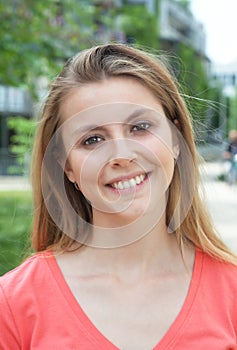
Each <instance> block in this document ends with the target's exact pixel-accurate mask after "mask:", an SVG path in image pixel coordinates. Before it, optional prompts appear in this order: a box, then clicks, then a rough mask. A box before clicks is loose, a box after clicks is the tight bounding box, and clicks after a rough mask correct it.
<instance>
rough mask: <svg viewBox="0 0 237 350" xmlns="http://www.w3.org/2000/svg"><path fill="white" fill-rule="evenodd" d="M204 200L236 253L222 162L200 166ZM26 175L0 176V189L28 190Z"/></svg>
mask: <svg viewBox="0 0 237 350" xmlns="http://www.w3.org/2000/svg"><path fill="white" fill-rule="evenodd" d="M200 170H201V174H202V179H203V183H204V190H205V197H204V198H205V201H206V204H207V206H208V208H209V210H210V214H211V216H212V219H213V222H214V225H215V228H216V230H217V232H218V233H219V234H220V236H221V237H222V239H223V240H224V241H225V242H226V244H227V245H228V246H229V247H230V248H231V249H232V250H233V251H234V252H235V253H237V184H235V185H234V186H229V185H228V184H227V183H225V182H223V181H218V179H217V177H218V176H219V175H221V174H223V173H225V172H226V164H225V163H223V162H221V161H220V162H207V163H204V164H202V165H201V166H200ZM30 188H31V187H30V183H29V179H28V178H27V177H15V176H12V177H0V191H11V190H18V191H22V190H30Z"/></svg>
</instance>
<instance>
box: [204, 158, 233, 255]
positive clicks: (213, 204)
mask: <svg viewBox="0 0 237 350" xmlns="http://www.w3.org/2000/svg"><path fill="white" fill-rule="evenodd" d="M227 166H228V165H227V164H226V163H224V162H222V161H220V162H216V163H205V164H204V165H202V166H201V174H202V179H203V184H204V190H205V194H206V203H207V206H208V208H209V211H210V213H211V216H212V219H213V223H214V226H215V228H216V230H217V232H218V233H219V235H220V236H221V238H222V239H223V240H224V241H225V243H226V244H227V245H228V246H229V247H230V248H231V249H232V250H233V251H234V252H235V253H237V184H235V185H233V186H230V185H228V184H227V183H226V182H224V181H218V179H217V177H218V176H219V175H222V174H224V173H226V170H227V169H226V167H227Z"/></svg>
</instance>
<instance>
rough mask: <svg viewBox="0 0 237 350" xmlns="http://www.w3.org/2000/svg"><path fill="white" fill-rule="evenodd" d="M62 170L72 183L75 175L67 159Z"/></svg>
mask: <svg viewBox="0 0 237 350" xmlns="http://www.w3.org/2000/svg"><path fill="white" fill-rule="evenodd" d="M64 172H65V174H66V175H67V178H68V180H69V181H71V182H72V183H74V182H75V181H76V179H75V176H74V172H73V170H72V168H71V166H70V163H69V161H68V160H66V164H65V168H64Z"/></svg>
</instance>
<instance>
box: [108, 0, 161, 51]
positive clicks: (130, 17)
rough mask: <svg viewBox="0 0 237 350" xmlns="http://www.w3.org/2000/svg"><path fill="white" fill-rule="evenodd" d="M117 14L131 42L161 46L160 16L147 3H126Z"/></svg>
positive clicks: (155, 47)
mask: <svg viewBox="0 0 237 350" xmlns="http://www.w3.org/2000/svg"><path fill="white" fill-rule="evenodd" d="M115 15H116V16H117V17H118V18H119V22H120V26H121V29H122V30H123V31H124V33H125V34H126V37H127V40H128V41H129V42H131V43H134V44H135V45H138V46H143V47H148V48H153V49H157V48H158V47H159V39H158V38H159V35H158V16H157V15H156V14H152V13H150V12H149V11H148V9H147V7H146V6H145V5H131V4H124V5H123V6H121V7H120V8H118V9H117V10H116V11H115Z"/></svg>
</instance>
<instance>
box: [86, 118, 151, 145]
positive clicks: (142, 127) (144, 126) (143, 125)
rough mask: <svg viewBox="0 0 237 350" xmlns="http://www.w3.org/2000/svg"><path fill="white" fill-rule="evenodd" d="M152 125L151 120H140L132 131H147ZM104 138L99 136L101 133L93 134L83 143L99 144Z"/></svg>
mask: <svg viewBox="0 0 237 350" xmlns="http://www.w3.org/2000/svg"><path fill="white" fill-rule="evenodd" d="M151 126H152V125H151V123H150V122H147V121H142V122H139V123H137V124H135V125H133V126H132V128H131V131H132V132H145V131H147V130H148V129H149V128H150V127H151ZM103 140H104V138H103V137H101V136H99V135H92V136H90V137H88V138H86V139H85V140H84V141H83V142H82V144H83V145H84V146H91V145H93V144H97V143H99V142H101V141H103Z"/></svg>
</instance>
